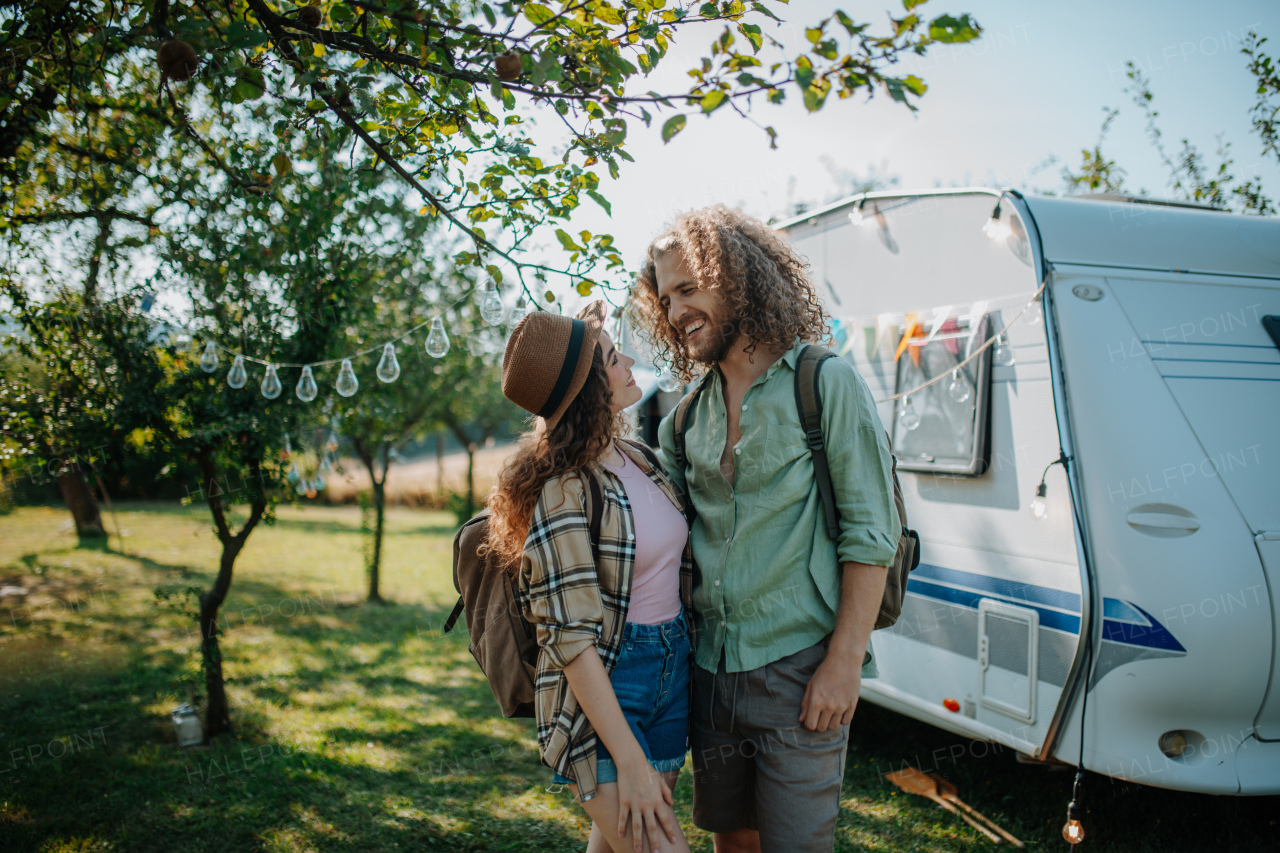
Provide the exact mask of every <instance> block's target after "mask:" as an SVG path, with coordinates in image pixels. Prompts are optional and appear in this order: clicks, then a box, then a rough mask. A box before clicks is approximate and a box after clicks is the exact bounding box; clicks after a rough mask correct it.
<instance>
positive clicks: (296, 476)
mask: <svg viewBox="0 0 1280 853" xmlns="http://www.w3.org/2000/svg"><path fill="white" fill-rule="evenodd" d="M286 479H288V481H289V483H290V484H291V485H295V486H296V485H297V484H298V481H299V480H301V479H302V472H301V471H299V470H298V463H297V462H295V463H293V467H291V468H290V469H289V474H288V475H287V477H286Z"/></svg>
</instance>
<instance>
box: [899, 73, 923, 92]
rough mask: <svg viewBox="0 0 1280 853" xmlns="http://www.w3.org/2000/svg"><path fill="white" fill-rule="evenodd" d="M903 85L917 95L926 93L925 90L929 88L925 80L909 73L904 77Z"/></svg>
mask: <svg viewBox="0 0 1280 853" xmlns="http://www.w3.org/2000/svg"><path fill="white" fill-rule="evenodd" d="M902 85H904V86H906V87H907V88H908V89H910V90H911V91H912V93H913V94H916V95H923V94H924V93H925V90H926V89H928V88H929V87H928V86H927V85H925V82H924V81H923V80H921V79H920V78H919V77H917V76H916V75H914V74H909V75H907V76H906V77H904V78H902Z"/></svg>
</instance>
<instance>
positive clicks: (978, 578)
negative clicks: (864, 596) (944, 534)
mask: <svg viewBox="0 0 1280 853" xmlns="http://www.w3.org/2000/svg"><path fill="white" fill-rule="evenodd" d="M911 577H912V578H913V579H914V578H927V579H929V580H935V581H940V582H942V583H948V584H954V585H956V586H967V587H971V588H973V589H980V590H983V591H985V592H993V593H995V594H996V595H1001V596H1004V597H1005V598H1012V599H1016V600H1017V601H1020V602H1021V601H1029V602H1031V603H1032V604H1042V605H1044V606H1045V607H1057V608H1058V609H1060V610H1070V611H1071V612H1072V613H1076V614H1078V613H1079V612H1080V595H1079V594H1078V593H1074V592H1066V591H1065V590H1061V589H1051V588H1050V587H1047V586H1034V585H1032V584H1028V583H1019V582H1018V581H1011V580H1005V579H1004V578H993V577H988V576H987V575H975V574H973V573H972V572H962V571H959V570H958V569H944V568H942V567H941V566H931V565H929V564H928V563H921V564H920V565H919V566H917V567H916V569H915V571H913V572H912V573H911ZM908 588H910V585H908Z"/></svg>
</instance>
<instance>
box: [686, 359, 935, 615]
mask: <svg viewBox="0 0 1280 853" xmlns="http://www.w3.org/2000/svg"><path fill="white" fill-rule="evenodd" d="M837 357H838V356H837V355H836V354H835V353H833V352H831V351H830V350H827V349H823V348H822V347H818V346H807V347H805V348H804V349H803V350H801V351H800V358H799V359H797V360H796V382H795V391H796V410H797V411H798V412H799V413H800V426H801V427H802V428H803V429H804V434H805V441H806V443H807V444H808V446H809V453H810V454H811V455H812V456H813V477H814V479H815V480H817V482H818V495H819V497H821V498H822V508H823V511H824V513H825V516H826V522H827V535H828V536H830V537H831V539H832V540H833V541H835V540H838V539H839V538H840V510H839V508H838V507H837V506H836V500H835V492H834V490H833V488H832V485H831V468H830V466H829V465H828V464H827V450H826V443H825V442H824V441H823V436H822V395H821V393H820V392H819V389H818V373H819V371H820V370H821V369H822V363H823V362H824V361H826V360H827V359H829V358H837ZM705 385H706V381H705V380H704V381H702V382H699V383H698V386H697V387H696V388H694V389H693V390H692V391H691V392H689V394H688V395H687V396H686V397H685V398H684V399H683V400H681V401H680V403H679V405H677V406H676V410H675V414H674V415H673V417H672V426H673V427H674V428H675V451H676V464H677V465H679V466H680V469H681V470H684V469H685V468H686V467H687V465H688V457H687V456H686V455H685V450H684V433H685V429H686V427H687V426H688V421H689V410H690V409H692V408H693V403H694V401H695V400H697V398H698V395H699V394H700V393H702V389H703V387H705ZM885 440H886V441H888V440H889V436H888V433H886V434H885ZM889 452H890V454H892V453H893V443H892V442H890V443H889ZM890 458H891V459H892V460H893V461H892V469H891V470H892V472H893V503H894V505H895V506H896V507H897V508H898V521H899V522H900V523H901V524H902V536H901V538H899V539H898V550H897V553H895V554H894V555H893V565H891V566H889V574H888V576H887V577H886V578H885V582H884V597H883V598H882V599H881V600H880V612H879V613H878V614H877V615H876V625H875V628H876V630H878V629H880V628H888V627H889V626H890V625H892V624H893V623H894V622H897V621H898V616H899V615H900V614H901V613H902V602H903V599H904V598H905V597H906V594H907V577H908V575H910V574H911V570H912V569H914V568H915V567H916V566H918V565H920V535H919V534H918V533H916V531H914V530H911V529H910V528H908V527H907V508H906V506H905V505H904V504H903V502H902V486H900V485H898V460H897V459H896V458H894V457H893V456H892V455H890ZM685 506H686V507H687V508H688V516H689V523H690V524H692V523H693V518H694V514H695V510H694V508H693V502H692V501H691V500H688V499H687V497H686V500H685Z"/></svg>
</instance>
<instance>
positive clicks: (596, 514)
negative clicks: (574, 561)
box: [584, 471, 604, 559]
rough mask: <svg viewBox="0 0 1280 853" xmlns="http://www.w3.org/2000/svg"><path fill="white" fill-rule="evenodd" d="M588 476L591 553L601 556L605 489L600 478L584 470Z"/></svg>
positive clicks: (588, 527) (588, 533)
mask: <svg viewBox="0 0 1280 853" xmlns="http://www.w3.org/2000/svg"><path fill="white" fill-rule="evenodd" d="M584 473H585V474H586V477H587V513H588V519H589V520H588V521H587V535H589V536H590V537H591V553H592V555H594V556H596V557H597V559H598V558H599V551H600V525H601V523H602V522H603V519H604V491H603V490H602V489H601V488H600V480H599V478H597V477H596V475H595V474H592V473H591V472H590V471H585V472H584Z"/></svg>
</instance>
